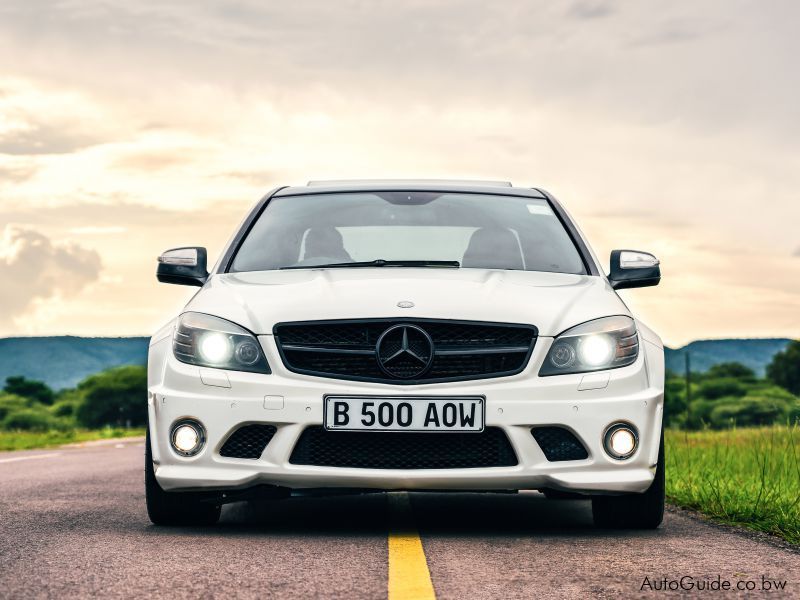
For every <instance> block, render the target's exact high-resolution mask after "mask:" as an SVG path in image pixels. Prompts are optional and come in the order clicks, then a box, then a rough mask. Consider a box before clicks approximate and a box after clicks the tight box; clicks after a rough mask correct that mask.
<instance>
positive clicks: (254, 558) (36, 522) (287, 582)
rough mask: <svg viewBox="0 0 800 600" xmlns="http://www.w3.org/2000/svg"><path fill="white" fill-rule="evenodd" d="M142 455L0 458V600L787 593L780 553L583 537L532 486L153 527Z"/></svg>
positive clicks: (673, 515)
mask: <svg viewBox="0 0 800 600" xmlns="http://www.w3.org/2000/svg"><path fill="white" fill-rule="evenodd" d="M142 453H143V447H142V443H141V441H138V440H137V441H129V442H125V443H123V444H117V443H111V444H108V445H103V446H89V447H84V448H59V449H56V450H39V451H28V452H15V453H0V597H3V598H39V597H42V598H44V597H60V598H82V597H89V596H102V597H139V598H142V597H170V598H189V597H191V598H207V597H260V598H264V597H291V598H298V597H320V598H335V597H340V598H385V597H386V596H387V593H389V594H390V596H392V594H393V597H401V596H402V595H403V594H404V592H403V589H404V588H403V587H402V586H403V585H406V588H405V589H406V590H408V589H421V590H423V591H424V590H425V589H426V587H425V585H422V584H424V582H421V581H420V582H418V583H420V585H421V587H419V588H414V587H413V586H411V587H408V585H407V584H409V580H411V579H415V578H425V577H428V576H429V583H428V584H427V585H428V587H427V589H428V590H430V589H431V587H430V583H432V590H433V591H434V593H435V595H436V597H438V598H542V597H567V598H568V597H576V598H580V597H598V598H606V597H609V598H610V597H614V598H617V597H620V596H622V597H637V596H641V597H659V596H664V595H667V596H674V597H678V596H680V595H695V594H697V589H696V588H695V589H693V590H691V591H690V592H687V591H684V592H677V591H676V592H672V593H668V594H663V593H658V592H654V591H650V590H649V588H648V587H647V586H646V585H645V588H644V589H642V585H643V583H645V578H646V577H647V578H648V581H649V582H650V585H651V586H653V587H655V586H656V584H657V583H658V582H660V581H662V580H663V578H665V577H666V578H668V579H669V580H678V579H679V578H681V577H683V576H690V577H693V578H696V579H698V580H705V579H706V578H708V580H716V578H717V576H720V578H721V581H726V580H727V581H730V582H731V585H733V586H735V585H737V582H747V581H753V582H754V585H756V590H755V592H754V594H756V595H761V593H762V592H761V591H760V590H761V586H762V577H766V578H767V579H769V580H788V584H787V587H786V589H785V590H783V591H782V592H779V593H773V594H771V596H772V597H782V598H785V597H800V554H799V553H797V552H796V551H793V550H791V549H787V548H781V547H779V546H778V545H775V544H771V543H767V542H764V541H762V540H759V539H758V538H756V537H754V536H752V535H750V534H741V533H737V532H732V531H730V530H727V529H724V528H720V527H717V526H714V525H710V524H707V523H704V522H701V521H699V520H697V519H695V518H691V517H689V516H686V515H684V514H682V513H680V512H676V511H671V512H670V513H669V514H668V515H667V517H666V520H665V523H664V525H663V526H662V528H660V529H659V530H657V531H652V532H644V533H641V532H638V533H637V532H611V531H602V530H596V529H593V528H592V526H591V513H590V508H589V505H588V503H587V502H582V501H547V500H545V499H544V498H542V497H541V496H539V495H538V494H534V493H523V494H518V495H494V494H431V495H426V494H410V502H408V497H402V498H400V500H401V501H400V502H397V501H396V500H397V499H398V496H404V495H402V494H400V495H394V496H393V499H392V501H389V502H387V496H386V495H383V494H370V495H362V496H339V497H327V498H292V499H289V500H282V501H277V502H274V503H271V504H268V505H263V506H259V507H252V506H250V505H247V504H243V503H242V504H235V505H230V506H228V507H226V508H225V509H223V515H222V520H221V522H220V524H219V525H218V526H216V527H211V528H206V529H203V528H190V529H172V528H158V527H154V526H152V525H151V524H150V522H149V521H148V520H147V515H146V513H145V508H144V495H143V485H142ZM393 511H394V513H393ZM397 511H401V513H402V514H400V515H399V517H398V514H396V513H397ZM403 511H404V512H403ZM398 522H399V523H401V525H400V527H401V529H402V531H401V534H399V537H398V533H397V531H395V532H394V534H393V533H392V531H393V529H396V528H397V527H398V525H397V523H398ZM403 532H405V533H403ZM417 532H418V536H417ZM406 534H407V535H406ZM393 535H394V536H395V537H394V538H393V537H392V536H393ZM404 536H405V537H404ZM393 539H394V540H395V541H394V546H393V545H392V544H393V542H392V540H393ZM420 539H421V545H420V544H419V543H418V540H420ZM387 540H388V543H387ZM398 540H399V541H398ZM415 544H416V545H415ZM415 548H416V550H415ZM415 552H417V555H416V558H417V559H418V560H417V562H416V563H414V560H415V554H414V553H415ZM420 557H421V559H420ZM404 561H408V564H406V563H405V562H404ZM390 562H391V563H392V564H391V565H390ZM398 563H400V564H398ZM426 565H427V568H426ZM390 572H392V573H394V575H393V577H394V579H395V580H394V582H393V583H390V581H389V573H390ZM428 574H429V575H428ZM684 581H685V582H686V583H688V581H687V580H684ZM412 583H414V582H412ZM398 585H399V586H400V587H398ZM420 593H421V594H423V592H420ZM423 595H424V594H423ZM708 595H709V594H702V596H706V597H707V596H708ZM713 596H716V597H723V596H722V595H720V594H712V597H713ZM725 596H727V595H725ZM428 597H430V596H428Z"/></svg>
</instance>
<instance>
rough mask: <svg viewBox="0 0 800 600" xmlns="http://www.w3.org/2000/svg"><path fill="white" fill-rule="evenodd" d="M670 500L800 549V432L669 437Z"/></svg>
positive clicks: (793, 429)
mask: <svg viewBox="0 0 800 600" xmlns="http://www.w3.org/2000/svg"><path fill="white" fill-rule="evenodd" d="M666 465H667V471H666V473H667V499H668V501H669V502H671V503H672V504H676V505H679V506H683V507H686V508H691V509H694V510H697V511H700V512H702V513H705V514H706V515H709V516H711V517H713V518H714V519H717V520H719V521H722V522H725V523H729V524H734V525H741V526H744V527H749V528H751V529H756V530H758V531H764V532H767V533H770V534H773V535H777V536H780V537H782V538H783V539H785V540H787V541H789V542H791V543H793V544H800V427H798V426H793V427H785V426H783V427H781V426H773V427H762V428H752V429H730V430H725V431H695V432H685V431H673V430H667V432H666Z"/></svg>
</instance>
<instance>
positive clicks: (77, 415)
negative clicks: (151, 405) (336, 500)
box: [0, 366, 147, 450]
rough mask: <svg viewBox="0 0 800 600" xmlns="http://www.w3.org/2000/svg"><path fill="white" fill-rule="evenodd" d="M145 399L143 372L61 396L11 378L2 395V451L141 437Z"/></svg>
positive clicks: (100, 380) (112, 372) (123, 372)
mask: <svg viewBox="0 0 800 600" xmlns="http://www.w3.org/2000/svg"><path fill="white" fill-rule="evenodd" d="M146 394H147V372H146V369H145V368H144V367H140V366H125V367H117V368H115V369H109V370H108V371H103V372H102V373H98V374H96V375H92V376H91V377H87V378H86V379H84V380H83V381H81V382H80V383H79V384H78V385H77V386H76V387H75V388H71V389H66V390H61V391H59V392H54V391H53V390H52V389H50V388H49V387H48V386H47V385H45V384H44V383H42V382H40V381H32V380H30V379H25V378H24V377H9V378H8V379H6V382H5V387H4V388H3V390H2V391H1V392H0V450H22V449H27V448H43V447H48V446H57V445H60V444H66V443H71V442H81V441H87V440H93V439H103V438H112V437H124V436H129V435H141V434H142V433H143V428H144V425H145V423H146V422H147V405H146V403H145V401H144V399H145V398H146Z"/></svg>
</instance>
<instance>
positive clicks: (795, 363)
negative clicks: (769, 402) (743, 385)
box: [767, 340, 800, 395]
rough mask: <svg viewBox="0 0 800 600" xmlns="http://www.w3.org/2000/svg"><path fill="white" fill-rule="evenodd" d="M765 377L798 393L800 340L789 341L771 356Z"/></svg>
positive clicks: (799, 393) (799, 390) (799, 392)
mask: <svg viewBox="0 0 800 600" xmlns="http://www.w3.org/2000/svg"><path fill="white" fill-rule="evenodd" d="M767 377H768V378H769V379H771V380H772V381H773V382H775V383H776V384H778V385H779V386H781V387H782V388H786V389H787V390H789V391H790V392H792V393H793V394H795V395H800V340H795V341H793V342H790V343H789V345H788V346H786V349H785V350H784V351H783V352H778V353H777V354H776V355H775V356H773V357H772V362H771V363H769V365H768V366H767Z"/></svg>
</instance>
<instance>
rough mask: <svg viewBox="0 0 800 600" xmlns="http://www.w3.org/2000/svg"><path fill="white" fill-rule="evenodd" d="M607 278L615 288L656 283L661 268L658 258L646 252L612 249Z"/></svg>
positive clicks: (659, 279)
mask: <svg viewBox="0 0 800 600" xmlns="http://www.w3.org/2000/svg"><path fill="white" fill-rule="evenodd" d="M608 279H609V281H610V282H611V287H613V288H614V289H615V290H624V289H625V288H637V287H647V286H650V285H658V282H659V281H661V268H660V267H659V261H658V259H657V258H656V257H655V256H653V255H652V254H650V253H648V252H639V251H638V250H613V251H612V252H611V273H610V274H609V276H608Z"/></svg>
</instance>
